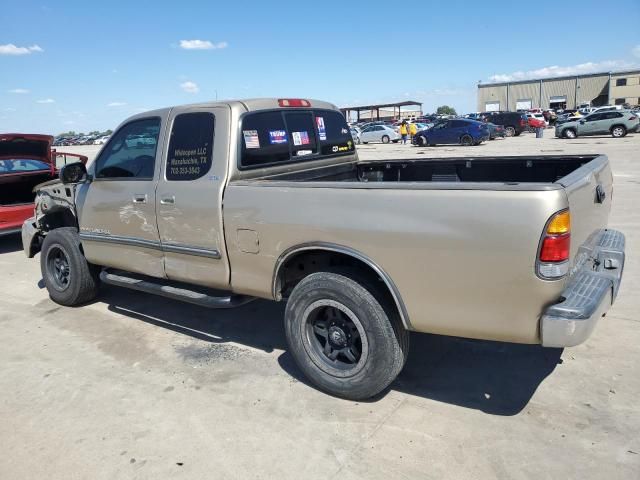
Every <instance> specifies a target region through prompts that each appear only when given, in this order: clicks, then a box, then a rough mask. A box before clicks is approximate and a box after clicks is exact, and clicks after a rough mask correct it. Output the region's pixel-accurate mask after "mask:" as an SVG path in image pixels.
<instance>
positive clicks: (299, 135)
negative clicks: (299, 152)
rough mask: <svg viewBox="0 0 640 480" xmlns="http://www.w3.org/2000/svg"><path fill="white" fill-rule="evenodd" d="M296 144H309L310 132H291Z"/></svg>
mask: <svg viewBox="0 0 640 480" xmlns="http://www.w3.org/2000/svg"><path fill="white" fill-rule="evenodd" d="M291 136H292V137H293V144H294V145H296V146H297V145H309V132H291Z"/></svg>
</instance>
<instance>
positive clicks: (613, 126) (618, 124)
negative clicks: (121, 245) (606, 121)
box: [609, 123, 627, 131]
mask: <svg viewBox="0 0 640 480" xmlns="http://www.w3.org/2000/svg"><path fill="white" fill-rule="evenodd" d="M616 127H622V128H624V129H625V130H626V129H627V127H625V126H624V124H622V123H616V124H614V125H611V127H610V128H609V131H612V130H613V129H614V128H616Z"/></svg>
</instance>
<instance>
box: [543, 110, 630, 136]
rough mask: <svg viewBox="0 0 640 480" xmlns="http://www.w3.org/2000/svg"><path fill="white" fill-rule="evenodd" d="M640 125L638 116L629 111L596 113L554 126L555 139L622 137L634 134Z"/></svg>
mask: <svg viewBox="0 0 640 480" xmlns="http://www.w3.org/2000/svg"><path fill="white" fill-rule="evenodd" d="M638 125H640V119H639V118H638V115H637V114H636V113H634V112H632V111H630V110H615V111H607V112H596V113H592V114H591V115H587V116H586V117H582V118H576V119H575V120H572V121H569V122H565V123H563V124H561V125H557V126H556V137H558V138H576V137H578V136H585V135H607V134H611V135H612V136H613V137H616V138H619V137H624V136H625V135H626V134H627V133H628V132H635V131H637V130H638Z"/></svg>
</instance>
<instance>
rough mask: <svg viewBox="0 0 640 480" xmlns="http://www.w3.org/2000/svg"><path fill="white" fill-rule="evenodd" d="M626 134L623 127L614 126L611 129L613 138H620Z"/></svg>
mask: <svg viewBox="0 0 640 480" xmlns="http://www.w3.org/2000/svg"><path fill="white" fill-rule="evenodd" d="M626 134H627V129H626V127H625V126H624V125H614V126H613V127H611V136H612V137H614V138H622V137H624V136H625V135H626Z"/></svg>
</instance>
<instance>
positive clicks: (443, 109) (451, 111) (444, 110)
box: [436, 105, 457, 115]
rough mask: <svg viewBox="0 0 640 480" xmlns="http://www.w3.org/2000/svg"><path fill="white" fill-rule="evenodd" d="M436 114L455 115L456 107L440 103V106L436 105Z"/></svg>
mask: <svg viewBox="0 0 640 480" xmlns="http://www.w3.org/2000/svg"><path fill="white" fill-rule="evenodd" d="M436 114H438V115H457V114H456V109H455V108H453V107H450V106H449V105H442V106H440V107H438V109H437V110H436Z"/></svg>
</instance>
